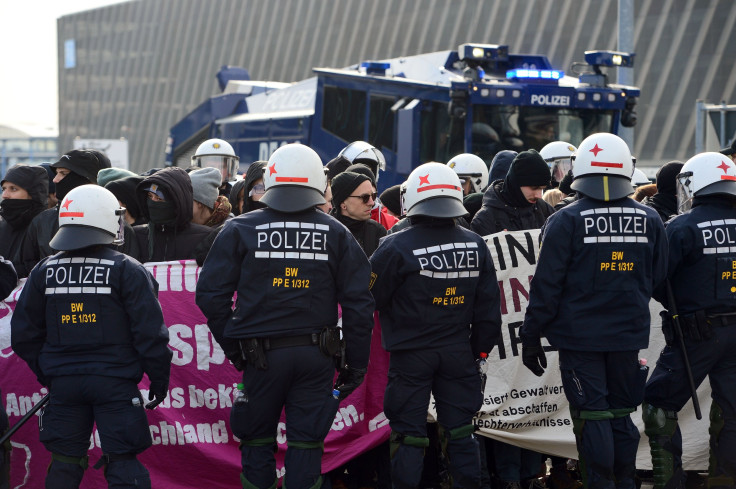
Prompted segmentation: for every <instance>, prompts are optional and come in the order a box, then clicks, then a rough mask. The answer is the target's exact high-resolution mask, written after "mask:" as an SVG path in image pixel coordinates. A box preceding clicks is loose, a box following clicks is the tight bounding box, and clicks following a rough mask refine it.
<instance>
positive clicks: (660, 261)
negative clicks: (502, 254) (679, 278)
mask: <svg viewBox="0 0 736 489" xmlns="http://www.w3.org/2000/svg"><path fill="white" fill-rule="evenodd" d="M666 257H667V238H666V236H665V232H664V226H663V224H662V220H661V219H660V218H659V216H658V215H657V213H656V212H654V211H653V210H652V209H650V208H648V207H645V206H643V205H641V204H639V203H638V202H636V201H635V200H633V199H630V198H628V197H626V198H623V199H619V200H615V201H611V202H602V201H597V200H594V199H591V198H588V197H581V198H580V199H579V200H576V201H575V202H573V203H571V204H570V205H568V206H566V207H564V208H563V209H561V210H559V211H557V212H555V213H554V214H553V215H552V216H550V218H549V220H548V221H547V223H546V224H545V226H544V227H543V228H542V245H541V251H540V254H539V261H538V263H537V269H536V272H535V274H534V279H533V280H532V282H531V289H530V293H529V305H528V306H527V309H526V315H525V317H524V324H523V326H522V328H521V332H520V336H521V339H522V342H523V343H524V344H530V343H531V342H534V341H535V340H536V339H537V338H539V336H540V335H545V336H546V337H547V339H548V340H549V342H550V343H551V344H552V345H553V346H556V347H558V348H561V349H568V350H579V351H623V350H636V349H644V348H646V347H647V345H648V343H649V301H650V299H651V297H652V292H653V290H654V288H655V286H657V285H658V284H659V283H661V282H662V281H663V280H664V278H665V276H666V273H667V258H666Z"/></svg>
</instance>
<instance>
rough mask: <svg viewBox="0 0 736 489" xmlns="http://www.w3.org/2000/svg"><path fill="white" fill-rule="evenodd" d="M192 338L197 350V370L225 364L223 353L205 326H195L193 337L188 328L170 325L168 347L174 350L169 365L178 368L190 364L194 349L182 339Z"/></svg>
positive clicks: (182, 325) (183, 325)
mask: <svg viewBox="0 0 736 489" xmlns="http://www.w3.org/2000/svg"><path fill="white" fill-rule="evenodd" d="M192 336H194V340H195V341H194V344H195V346H196V348H197V369H198V370H204V371H208V370H209V369H210V365H222V364H223V363H224V362H225V352H223V351H222V347H221V346H220V345H219V344H218V343H217V341H215V339H214V337H213V336H212V333H211V332H210V330H209V328H208V327H207V325H206V324H197V325H195V326H194V335H192V329H191V328H190V327H189V326H187V325H185V324H172V325H171V326H169V346H170V347H171V348H172V350H174V356H173V358H172V359H171V363H173V364H174V365H178V366H182V365H188V364H189V363H191V361H192V360H193V359H194V349H193V348H192V345H190V344H189V343H188V342H186V341H184V338H192Z"/></svg>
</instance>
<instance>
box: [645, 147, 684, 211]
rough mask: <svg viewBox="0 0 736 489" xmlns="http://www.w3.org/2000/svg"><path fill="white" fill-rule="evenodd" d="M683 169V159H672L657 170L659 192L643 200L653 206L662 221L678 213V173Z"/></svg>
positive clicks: (647, 204) (648, 205) (646, 204)
mask: <svg viewBox="0 0 736 489" xmlns="http://www.w3.org/2000/svg"><path fill="white" fill-rule="evenodd" d="M680 170H682V162H681V161H670V162H669V163H666V164H665V165H663V166H662V168H660V169H659V170H658V171H657V193H656V194H654V195H652V196H651V197H645V198H644V200H642V201H641V203H642V204H644V205H645V206H647V207H651V208H652V209H654V210H655V211H657V214H659V217H661V218H662V222H667V221H669V220H670V219H671V218H672V217H674V216H676V215H677V190H676V180H677V175H678V173H680Z"/></svg>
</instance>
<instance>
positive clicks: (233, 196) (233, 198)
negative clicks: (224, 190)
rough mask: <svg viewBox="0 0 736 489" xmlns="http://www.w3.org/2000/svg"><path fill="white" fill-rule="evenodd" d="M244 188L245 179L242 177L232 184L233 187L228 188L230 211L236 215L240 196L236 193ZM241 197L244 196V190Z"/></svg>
mask: <svg viewBox="0 0 736 489" xmlns="http://www.w3.org/2000/svg"><path fill="white" fill-rule="evenodd" d="M244 188H245V180H243V179H242V178H241V179H240V180H238V181H237V182H235V185H233V188H231V189H230V198H229V199H228V200H229V201H230V204H231V205H232V206H233V208H232V210H231V212H232V213H233V215H235V216H237V215H240V211H239V210H238V207H239V205H238V204H239V203H240V198H239V197H238V194H239V193H240V191H241V190H243V189H244ZM243 197H245V192H244V193H243Z"/></svg>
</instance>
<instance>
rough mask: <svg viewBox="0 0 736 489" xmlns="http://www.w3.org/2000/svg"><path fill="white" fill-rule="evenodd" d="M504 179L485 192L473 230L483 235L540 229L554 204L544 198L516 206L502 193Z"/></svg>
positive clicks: (472, 224)
mask: <svg viewBox="0 0 736 489" xmlns="http://www.w3.org/2000/svg"><path fill="white" fill-rule="evenodd" d="M504 184H505V182H504V181H503V180H500V181H496V182H494V183H493V184H492V185H491V186H490V187H488V188H487V189H486V191H485V193H484V194H483V206H482V207H481V208H480V210H479V211H478V212H477V213H476V214H475V217H473V220H472V221H471V223H470V227H471V229H472V230H473V231H475V232H476V233H478V234H479V235H481V236H488V235H489V234H494V233H499V232H501V231H522V230H524V229H539V228H541V227H542V225H543V224H544V222H545V221H546V220H547V218H548V217H549V216H550V214H552V212H554V210H553V209H552V206H551V205H549V204H548V203H547V202H545V201H543V200H541V199H540V200H538V201H537V202H536V203H534V204H532V203H529V205H525V206H522V207H516V206H514V205H512V204H511V203H509V202H507V201H506V200H505V199H504V198H503V195H502V194H501V192H502V189H503V185H504Z"/></svg>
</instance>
